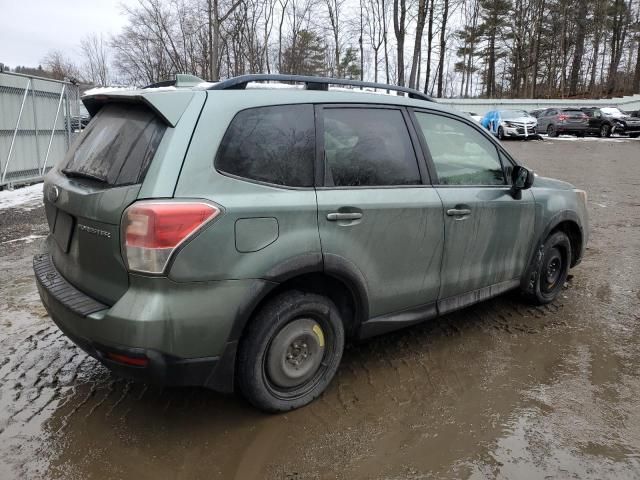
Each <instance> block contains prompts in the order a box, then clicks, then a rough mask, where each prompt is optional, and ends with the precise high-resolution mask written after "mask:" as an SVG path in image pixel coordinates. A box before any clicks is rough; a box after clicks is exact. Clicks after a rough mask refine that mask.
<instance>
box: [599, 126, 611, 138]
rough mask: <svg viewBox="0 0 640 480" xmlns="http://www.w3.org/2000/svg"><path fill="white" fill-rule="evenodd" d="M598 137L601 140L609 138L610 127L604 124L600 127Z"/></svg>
mask: <svg viewBox="0 0 640 480" xmlns="http://www.w3.org/2000/svg"><path fill="white" fill-rule="evenodd" d="M600 136H601V137H602V138H606V137H610V136H611V126H609V125H607V124H604V125H602V126H601V127H600Z"/></svg>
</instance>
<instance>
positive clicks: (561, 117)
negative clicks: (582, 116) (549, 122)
mask: <svg viewBox="0 0 640 480" xmlns="http://www.w3.org/2000/svg"><path fill="white" fill-rule="evenodd" d="M568 119H569V115H558V120H560V121H562V122H564V121H565V120H568Z"/></svg>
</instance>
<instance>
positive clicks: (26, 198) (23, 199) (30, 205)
mask: <svg viewBox="0 0 640 480" xmlns="http://www.w3.org/2000/svg"><path fill="white" fill-rule="evenodd" d="M40 205H42V183H36V184H35V185H30V186H28V187H22V188H16V189H15V190H2V191H0V210H2V209H5V208H22V209H23V210H33V209H34V208H38V207H39V206H40Z"/></svg>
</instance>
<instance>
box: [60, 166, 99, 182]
mask: <svg viewBox="0 0 640 480" xmlns="http://www.w3.org/2000/svg"><path fill="white" fill-rule="evenodd" d="M62 173H64V174H65V175H66V176H67V177H69V178H87V179H89V180H93V181H94V182H98V183H109V182H107V181H106V180H105V179H104V178H102V177H98V176H97V175H92V174H90V173H86V172H78V171H76V170H67V169H66V168H65V169H63V170H62Z"/></svg>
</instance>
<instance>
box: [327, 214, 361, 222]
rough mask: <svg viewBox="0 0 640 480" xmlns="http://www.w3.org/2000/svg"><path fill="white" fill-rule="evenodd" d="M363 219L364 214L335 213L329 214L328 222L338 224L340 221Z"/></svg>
mask: <svg viewBox="0 0 640 480" xmlns="http://www.w3.org/2000/svg"><path fill="white" fill-rule="evenodd" d="M361 218H362V214H361V213H359V212H349V213H341V212H333V213H327V220H329V221H330V222H336V221H338V220H359V219H361Z"/></svg>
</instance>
